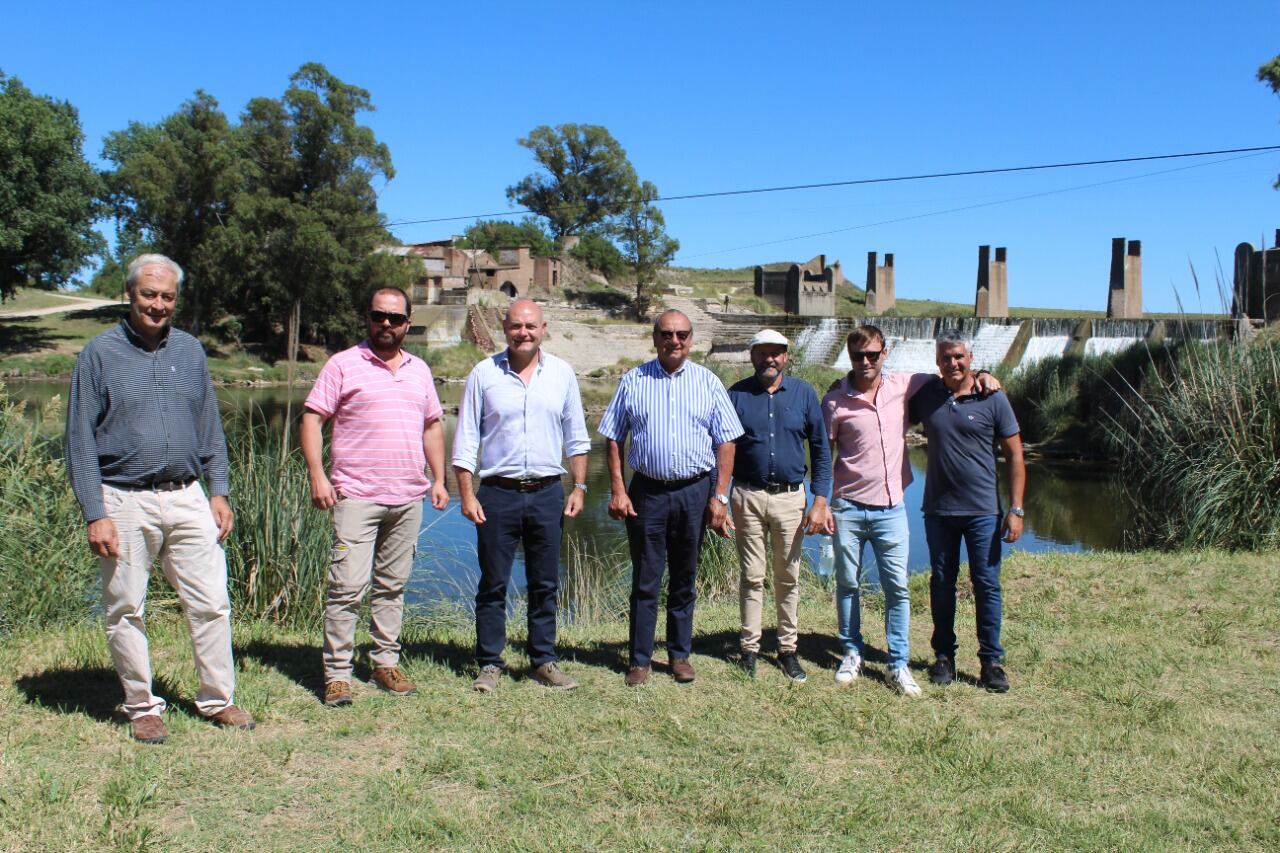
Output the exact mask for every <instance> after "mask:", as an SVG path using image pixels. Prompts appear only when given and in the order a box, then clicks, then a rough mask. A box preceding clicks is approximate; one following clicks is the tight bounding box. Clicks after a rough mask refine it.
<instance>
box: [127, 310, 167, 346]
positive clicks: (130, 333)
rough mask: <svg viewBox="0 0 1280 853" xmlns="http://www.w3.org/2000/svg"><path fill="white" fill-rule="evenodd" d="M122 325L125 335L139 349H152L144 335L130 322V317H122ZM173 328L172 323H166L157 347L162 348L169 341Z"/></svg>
mask: <svg viewBox="0 0 1280 853" xmlns="http://www.w3.org/2000/svg"><path fill="white" fill-rule="evenodd" d="M120 326H121V327H122V328H123V329H124V336H125V338H126V339H127V340H128V341H129V343H131V344H133V345H134V346H135V347H137V348H138V349H143V350H147V351H148V352H150V351H151V350H149V349H147V342H146V341H145V340H143V338H142V335H139V334H138V333H137V332H135V331H134V329H133V326H132V325H130V324H129V318H128V317H122V318H121V319H120ZM172 328H173V324H172V323H167V324H166V325H165V327H164V332H163V333H162V334H161V335H160V340H158V341H156V349H162V348H163V347H164V346H165V345H167V344H168V343H169V330H170V329H172Z"/></svg>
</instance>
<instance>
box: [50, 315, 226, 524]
mask: <svg viewBox="0 0 1280 853" xmlns="http://www.w3.org/2000/svg"><path fill="white" fill-rule="evenodd" d="M65 447H66V449H65V455H66V463H67V471H68V473H69V474H70V477H71V488H72V490H73V491H74V492H75V495H76V500H77V501H79V502H80V511H81V512H82V513H83V514H84V520H85V521H86V522H90V521H97V520H98V519H100V518H106V517H107V511H106V508H105V507H104V506H103V503H102V484H103V483H107V484H110V485H113V486H125V487H129V486H133V487H137V486H146V485H150V484H152V483H157V482H165V481H172V480H192V479H198V478H200V477H205V478H207V480H208V486H209V493H210V494H212V495H215V496H216V495H226V494H228V493H229V491H230V484H229V479H228V468H227V445H226V439H225V438H223V435H222V421H221V419H220V418H219V416H218V398H217V396H216V395H215V394H214V391H213V383H212V382H211V381H210V380H209V368H208V365H207V364H206V362H205V356H204V348H203V347H202V346H200V342H199V341H198V340H196V339H195V338H193V337H192V336H191V335H188V334H187V333H186V332H181V331H178V330H177V329H174V328H170V329H169V330H168V331H167V332H166V334H165V335H164V337H162V338H161V339H160V342H159V345H158V346H157V347H156V348H155V349H154V350H148V349H147V348H146V346H145V345H144V343H143V341H142V339H141V338H140V337H138V335H137V334H136V333H135V332H134V331H133V329H132V328H131V327H130V326H129V321H128V320H121V321H120V325H118V326H116V327H114V328H112V329H108V330H107V331H105V332H103V333H102V334H100V335H98V336H97V337H96V338H94V339H93V340H91V341H89V343H88V344H86V345H85V348H84V349H83V350H81V352H80V355H79V357H77V358H76V368H75V372H74V373H72V375H71V400H70V402H69V403H68V405H67V431H66V439H65Z"/></svg>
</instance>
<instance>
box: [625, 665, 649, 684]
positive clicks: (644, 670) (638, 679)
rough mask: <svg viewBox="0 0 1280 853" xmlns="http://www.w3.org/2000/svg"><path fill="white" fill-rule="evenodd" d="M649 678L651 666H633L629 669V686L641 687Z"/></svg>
mask: <svg viewBox="0 0 1280 853" xmlns="http://www.w3.org/2000/svg"><path fill="white" fill-rule="evenodd" d="M648 680H649V667H647V666H633V667H631V669H629V670H627V686H628V687H639V686H640V685H641V684H644V683H645V682H646V681H648Z"/></svg>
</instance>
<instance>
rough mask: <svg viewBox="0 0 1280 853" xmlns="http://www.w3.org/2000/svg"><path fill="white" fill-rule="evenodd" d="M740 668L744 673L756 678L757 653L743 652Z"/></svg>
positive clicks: (739, 663)
mask: <svg viewBox="0 0 1280 853" xmlns="http://www.w3.org/2000/svg"><path fill="white" fill-rule="evenodd" d="M738 666H739V667H741V668H742V671H743V672H745V673H746V674H747V675H749V676H751V677H752V678H755V677H756V653H755V652H743V653H742V657H740V658H738Z"/></svg>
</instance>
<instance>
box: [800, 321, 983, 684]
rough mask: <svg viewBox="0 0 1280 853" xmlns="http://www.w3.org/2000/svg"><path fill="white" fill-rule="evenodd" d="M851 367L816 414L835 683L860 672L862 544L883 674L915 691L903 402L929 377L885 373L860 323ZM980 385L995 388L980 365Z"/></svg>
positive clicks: (874, 334) (874, 335)
mask: <svg viewBox="0 0 1280 853" xmlns="http://www.w3.org/2000/svg"><path fill="white" fill-rule="evenodd" d="M846 345H847V347H848V350H849V363H850V370H849V374H848V375H847V376H846V377H845V378H843V379H841V380H840V381H839V382H837V383H836V384H835V385H833V386H832V387H831V389H830V390H828V391H827V395H826V396H825V397H823V398H822V416H823V418H824V419H825V421H826V425H827V436H828V438H830V439H831V447H832V468H833V472H832V473H833V487H832V490H831V497H832V500H831V515H832V520H833V522H834V532H835V557H836V566H835V568H836V617H837V622H838V633H839V640H840V644H841V647H842V652H843V655H844V657H843V658H842V660H841V661H840V666H839V667H838V668H837V669H836V682H837V683H838V684H851V683H852V682H853V681H854V680H855V679H856V678H857V677H858V675H859V673H860V672H861V671H862V650H863V642H862V626H861V600H860V594H859V579H860V575H861V567H862V553H863V551H864V550H865V546H866V545H867V543H870V544H871V549H872V551H874V552H875V555H876V568H877V571H878V574H879V577H880V588H881V590H882V591H883V592H884V622H885V644H886V645H887V646H888V649H887V655H888V682H889V685H890V686H891V687H893V688H894V689H895V690H897V691H898V692H899V693H901V694H903V695H904V696H919V695H920V686H919V685H918V684H916V681H915V679H914V678H912V676H911V671H910V670H909V669H907V654H908V645H907V632H908V629H909V628H910V624H911V600H910V598H909V595H908V592H907V549H908V544H909V542H910V538H911V536H910V530H909V528H908V526H907V511H906V507H905V506H904V504H903V502H902V496H903V489H904V488H905V487H906V486H907V485H909V484H910V483H911V463H910V461H909V460H908V459H907V454H906V440H905V439H906V434H907V427H908V425H909V424H908V419H907V401H908V400H910V398H911V395H913V394H915V393H916V392H917V391H919V390H920V389H921V388H922V387H924V385H925V384H926V383H927V382H928V381H929V380H930V379H931V378H933V377H934V374H931V373H914V374H912V373H882V372H881V371H882V370H883V367H884V363H885V360H886V355H885V354H886V351H887V348H886V346H885V340H884V334H883V333H882V332H881V331H880V330H879V329H878V328H876V327H875V326H869V325H863V326H859V327H857V328H856V329H854V330H853V331H852V332H850V333H849V338H848V340H847V342H846ZM979 379H980V380H981V382H980V385H981V386H982V391H983V392H989V391H991V390H995V389H996V388H999V387H1000V383H999V382H997V381H996V380H995V379H994V378H992V377H991V375H990V374H989V373H983V375H982V376H981V377H979Z"/></svg>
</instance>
